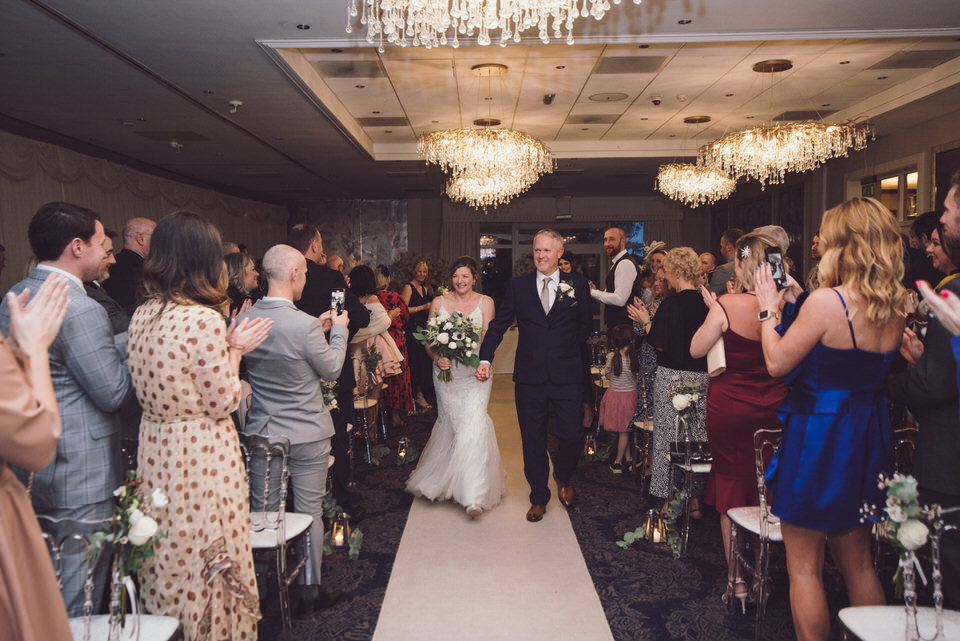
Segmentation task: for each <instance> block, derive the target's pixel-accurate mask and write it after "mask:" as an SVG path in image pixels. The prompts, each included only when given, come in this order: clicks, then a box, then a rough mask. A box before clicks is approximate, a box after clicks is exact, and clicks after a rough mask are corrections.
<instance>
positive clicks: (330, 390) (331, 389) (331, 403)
mask: <svg viewBox="0 0 960 641" xmlns="http://www.w3.org/2000/svg"><path fill="white" fill-rule="evenodd" d="M320 387H321V389H322V390H323V404H324V405H326V406H327V409H328V410H329V411H331V412H332V411H334V410H336V409H338V408H339V407H340V406H339V405H338V404H337V381H325V380H322V379H321V381H320Z"/></svg>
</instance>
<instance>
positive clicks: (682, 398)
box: [673, 394, 690, 412]
mask: <svg viewBox="0 0 960 641" xmlns="http://www.w3.org/2000/svg"><path fill="white" fill-rule="evenodd" d="M688 407H690V397H689V396H687V395H686V394H677V395H676V396H674V397H673V409H675V410H677V411H678V412H682V411H683V410H685V409H687V408H688Z"/></svg>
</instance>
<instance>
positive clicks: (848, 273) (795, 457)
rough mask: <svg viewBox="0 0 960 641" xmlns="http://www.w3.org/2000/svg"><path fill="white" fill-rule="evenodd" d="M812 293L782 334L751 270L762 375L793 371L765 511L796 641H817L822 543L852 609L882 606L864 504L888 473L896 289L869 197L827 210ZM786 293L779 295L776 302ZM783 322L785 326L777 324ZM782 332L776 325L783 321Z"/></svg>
mask: <svg viewBox="0 0 960 641" xmlns="http://www.w3.org/2000/svg"><path fill="white" fill-rule="evenodd" d="M820 248H821V254H822V255H823V258H822V259H821V261H820V289H817V290H814V291H813V292H811V293H810V294H809V295H807V296H806V299H805V300H798V302H800V303H802V306H801V307H800V310H799V313H798V314H797V316H796V319H795V320H794V321H793V322H792V323H791V324H790V326H789V328H788V329H787V330H786V332H785V333H784V334H783V336H782V337H781V336H780V334H778V333H777V329H776V321H775V320H773V318H775V317H776V316H777V314H778V310H779V308H780V302H781V299H783V298H784V297H786V298H787V299H792V298H794V296H795V295H796V294H797V293H798V291H799V285H797V284H796V282H795V281H792V282H791V286H790V287H789V288H788V290H781V291H779V292H778V291H777V289H776V286H775V285H774V283H773V278H772V276H771V271H770V266H769V265H763V266H762V267H761V268H759V269H758V270H757V287H756V294H757V302H758V303H759V304H760V310H761V311H760V315H759V320H760V321H761V322H760V325H761V341H762V344H763V355H764V359H765V361H766V363H767V370H768V371H769V372H770V375H771V376H784V375H786V374H787V373H789V372H791V371H792V370H794V368H796V370H797V371H795V372H794V373H793V387H792V388H791V390H790V393H789V395H788V396H787V400H786V401H785V402H784V404H783V405H782V406H781V407H780V418H781V420H782V421H783V423H784V430H783V440H782V442H781V445H780V449H779V451H778V452H777V454H776V456H775V457H774V458H773V460H772V461H771V463H770V466H769V467H768V468H767V481H768V484H769V487H770V490H771V492H772V494H773V505H772V511H773V513H774V514H775V515H776V516H778V517H780V519H781V521H782V531H783V541H784V544H785V546H786V551H787V571H788V572H789V574H790V607H791V610H792V612H793V624H794V627H795V628H796V631H797V638H798V639H800V641H808V640H812V639H823V640H825V639H826V638H827V637H828V635H829V632H830V615H829V610H828V608H827V599H826V595H825V593H824V589H823V580H822V571H823V558H824V545H825V543H829V545H830V554H831V556H832V558H833V559H834V560H835V562H836V564H837V565H838V566H839V568H840V572H841V574H842V575H843V580H844V583H845V584H846V588H847V593H848V595H849V597H850V605H851V606H863V605H883V604H884V602H885V601H884V594H883V588H882V587H881V585H880V581H879V580H878V579H877V575H876V573H875V572H874V569H873V563H872V559H871V553H870V526H869V525H862V524H861V523H860V519H859V510H860V507H861V506H862V505H863V504H864V503H868V504H875V505H881V504H882V503H883V500H884V497H883V492H882V491H881V490H880V489H879V487H878V486H877V477H878V475H879V474H880V473H882V472H886V473H890V472H892V468H893V435H892V432H891V428H890V421H889V415H888V413H887V407H886V402H885V399H884V393H883V389H884V388H883V385H884V379H885V378H886V376H887V373H888V372H889V370H890V364H891V362H892V361H893V357H894V355H895V354H896V352H897V349H898V348H899V347H900V342H901V337H902V335H903V327H904V313H905V310H906V305H907V292H906V290H905V289H904V288H903V286H902V285H901V281H902V280H903V247H902V245H901V243H900V236H899V233H898V228H897V222H896V219H895V218H894V216H893V214H891V213H890V211H889V210H888V209H887V208H886V207H884V206H883V205H882V204H880V203H879V202H877V201H876V200H874V199H872V198H854V199H852V200H848V201H847V202H845V203H843V204H841V205H839V206H837V207H834V208H833V209H830V210H829V211H827V212H826V213H825V214H824V216H823V221H822V223H821V225H820ZM785 292H786V296H785ZM785 321H786V319H785ZM784 324H786V322H785V323H784Z"/></svg>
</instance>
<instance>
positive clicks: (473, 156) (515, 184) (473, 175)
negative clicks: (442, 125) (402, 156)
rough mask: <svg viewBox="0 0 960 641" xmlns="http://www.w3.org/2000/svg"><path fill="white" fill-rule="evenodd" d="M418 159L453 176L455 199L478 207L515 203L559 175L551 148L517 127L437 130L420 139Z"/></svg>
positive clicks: (449, 186) (451, 185)
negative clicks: (513, 200)
mask: <svg viewBox="0 0 960 641" xmlns="http://www.w3.org/2000/svg"><path fill="white" fill-rule="evenodd" d="M478 122H480V121H478ZM417 155H419V156H420V157H421V158H423V159H424V160H426V161H427V163H428V164H435V165H439V166H440V168H441V169H442V170H444V171H446V172H448V173H450V174H451V176H452V177H451V179H450V181H449V182H448V183H447V187H446V193H447V195H448V196H450V198H451V199H452V200H462V201H464V202H466V203H468V204H469V205H471V206H473V207H476V208H478V209H480V208H483V209H486V208H487V207H490V206H494V207H495V206H497V205H502V204H504V203H506V202H508V201H510V199H511V198H513V197H514V196H517V195H518V194H521V193H523V192H524V191H526V190H527V189H529V188H530V186H531V185H533V184H534V183H535V182H537V180H539V179H540V176H542V175H543V174H548V173H551V172H552V171H553V156H551V154H550V150H549V149H547V147H546V145H544V144H543V143H542V142H540V141H539V140H537V139H536V138H533V137H532V136H528V135H527V134H525V133H521V132H519V131H513V130H512V129H446V130H443V131H433V132H430V133H427V134H424V135H422V136H420V139H419V140H418V142H417Z"/></svg>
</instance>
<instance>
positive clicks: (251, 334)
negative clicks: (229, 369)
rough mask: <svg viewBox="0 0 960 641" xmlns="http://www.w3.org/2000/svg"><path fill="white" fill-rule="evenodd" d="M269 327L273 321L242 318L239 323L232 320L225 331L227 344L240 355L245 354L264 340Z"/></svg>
mask: <svg viewBox="0 0 960 641" xmlns="http://www.w3.org/2000/svg"><path fill="white" fill-rule="evenodd" d="M271 327H273V321H272V320H270V319H269V318H244V319H243V320H241V321H240V322H239V323H238V322H237V319H236V318H234V319H233V320H232V321H230V327H229V328H228V329H227V342H228V343H229V344H230V347H233V348H235V349H238V350H240V354H241V355H242V354H247V353H248V352H250V351H252V350H254V349H256V348H257V345H259V344H260V343H262V342H263V341H264V340H266V338H267V335H268V334H269V333H270V328H271Z"/></svg>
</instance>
